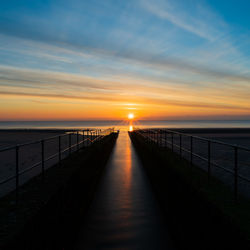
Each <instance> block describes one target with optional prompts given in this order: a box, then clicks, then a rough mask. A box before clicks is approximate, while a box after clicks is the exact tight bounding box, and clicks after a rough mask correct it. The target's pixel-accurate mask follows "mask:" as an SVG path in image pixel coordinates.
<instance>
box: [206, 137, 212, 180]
mask: <svg viewBox="0 0 250 250" xmlns="http://www.w3.org/2000/svg"><path fill="white" fill-rule="evenodd" d="M207 147H208V152H207V175H208V183H210V176H211V142H210V141H208V144H207Z"/></svg>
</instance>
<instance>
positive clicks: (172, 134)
mask: <svg viewBox="0 0 250 250" xmlns="http://www.w3.org/2000/svg"><path fill="white" fill-rule="evenodd" d="M171 136H172V138H171V140H172V152H174V133H173V132H171Z"/></svg>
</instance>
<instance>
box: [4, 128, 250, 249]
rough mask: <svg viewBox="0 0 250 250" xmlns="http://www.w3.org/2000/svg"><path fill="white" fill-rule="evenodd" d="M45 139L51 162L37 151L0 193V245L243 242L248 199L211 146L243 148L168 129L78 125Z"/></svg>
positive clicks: (249, 229) (243, 245)
mask: <svg viewBox="0 0 250 250" xmlns="http://www.w3.org/2000/svg"><path fill="white" fill-rule="evenodd" d="M199 132H200V131H199ZM203 132H204V131H203ZM206 132H208V130H206ZM243 132H244V131H242V133H243ZM64 137H65V138H66V139H68V140H67V141H66V140H65V141H64V144H63V143H62V138H64ZM50 140H55V142H54V144H53V145H59V147H57V151H56V152H53V151H51V154H52V156H53V157H54V158H55V161H56V164H54V165H51V166H50V165H47V167H46V168H45V167H44V166H45V163H46V162H47V161H49V160H50V158H51V157H52V156H49V155H46V154H44V152H45V150H42V151H41V153H42V154H41V156H44V157H41V159H42V161H39V162H37V163H34V165H33V166H28V168H27V170H25V169H24V170H22V171H28V170H30V169H33V168H35V169H36V168H37V171H38V172H37V174H36V173H34V177H32V178H30V179H26V182H24V183H21V184H19V182H18V183H17V182H15V184H16V185H17V184H18V186H16V187H17V188H18V190H16V189H15V190H13V191H12V192H11V193H9V194H7V195H6V196H5V197H3V198H2V199H1V200H0V202H1V205H2V206H1V209H0V213H1V215H2V216H1V223H0V226H1V227H2V228H5V234H2V235H1V238H0V244H1V247H2V248H3V249H6V250H8V249H11V250H14V249H36V250H48V249H53V250H54V249H64V250H65V249H70V250H71V249H74V250H81V249H125V250H126V249H132V250H133V249H159V250H161V249H163V250H164V249H169V250H174V249H176V250H177V249H193V250H200V249H203V250H210V249H213V250H214V249H218V250H221V249H230V247H234V248H235V249H249V247H250V246H249V244H248V235H250V234H249V233H250V226H249V225H248V221H249V219H250V216H249V212H248V211H249V210H250V202H249V200H248V199H247V198H245V197H243V196H241V193H240V192H238V186H236V188H237V189H236V190H235V185H233V187H234V188H232V189H230V187H228V185H226V184H227V183H224V182H223V181H222V180H221V179H220V178H218V173H217V172H215V170H214V168H215V167H218V166H219V167H223V165H221V164H220V165H218V163H217V162H215V160H216V157H215V155H214V152H215V151H213V150H214V147H215V146H214V145H217V144H219V145H222V146H225V147H229V148H231V147H232V148H233V150H235V148H237V149H236V151H237V152H240V150H245V151H247V150H248V149H247V148H244V147H240V146H238V147H237V146H236V145H231V144H227V143H225V142H218V141H215V140H213V139H204V138H202V137H199V136H195V135H189V134H188V133H187V132H186V131H184V132H183V131H174V130H167V129H136V130H132V131H130V132H127V131H121V132H119V131H116V130H114V129H108V130H104V131H101V130H99V129H98V130H92V131H90V130H84V131H83V130H81V131H74V132H67V134H66V135H60V136H55V137H53V138H48V139H43V140H42V141H37V142H32V143H31V144H32V145H33V144H38V147H39V146H42V149H44V148H45V147H44V145H45V146H46V145H49V144H48V142H49V141H50ZM197 141H201V143H202V142H205V143H206V145H209V147H201V146H200V145H201V144H198V146H197ZM46 143H47V144H46ZM28 145H30V144H28ZM60 145H65V146H64V147H61V146H60ZM25 146H27V145H26V144H25V145H18V149H19V148H22V147H25ZM16 148H17V147H15V149H16ZM58 149H59V151H58ZM197 149H199V151H198V152H197ZM8 150H9V149H3V152H6V151H8ZM10 150H12V148H11V149H10ZM34 150H35V148H34ZM67 152H68V154H67ZM204 152H206V153H207V158H205V156H204V154H205V153H204ZM216 152H217V153H218V152H220V151H216ZM222 152H223V154H224V155H225V154H226V152H225V151H222ZM247 152H248V151H247ZM200 154H201V155H200ZM229 155H230V152H229ZM17 156H18V158H16V159H18V160H20V159H21V157H22V155H19V154H17ZM239 156H242V155H239ZM197 158H198V160H197ZM236 159H237V161H238V160H240V158H239V157H238V155H237V158H236ZM200 160H203V161H205V163H206V164H205V165H200ZM237 161H233V163H234V164H235V163H236V164H237ZM16 162H17V163H19V162H18V161H16ZM240 162H242V160H241V161H240ZM221 163H224V162H222V161H221ZM17 166H19V164H18V165H17ZM236 166H241V165H240V164H239V165H238V164H237V165H236ZM39 170H40V172H39ZM229 170H230V169H229ZM21 173H22V172H21ZM236 174H237V173H236ZM21 176H22V175H21V174H20V173H19V172H17V174H16V175H15V176H13V177H12V179H14V180H17V179H18V180H19V178H20V177H21ZM233 177H234V178H233V180H234V181H237V179H236V178H235V177H237V178H240V177H241V176H238V175H235V172H233ZM233 184H235V182H234V183H233ZM236 184H237V185H238V182H236ZM236 191H237V193H236ZM11 216H12V217H11ZM13 216H15V217H14V218H15V220H13Z"/></svg>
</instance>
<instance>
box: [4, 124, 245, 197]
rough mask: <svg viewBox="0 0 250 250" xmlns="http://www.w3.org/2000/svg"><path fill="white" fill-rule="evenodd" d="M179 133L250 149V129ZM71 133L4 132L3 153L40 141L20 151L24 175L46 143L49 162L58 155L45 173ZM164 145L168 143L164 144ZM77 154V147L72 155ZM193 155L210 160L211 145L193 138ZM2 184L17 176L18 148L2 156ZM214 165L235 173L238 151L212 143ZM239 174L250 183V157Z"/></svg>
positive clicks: (241, 159) (227, 176)
mask: <svg viewBox="0 0 250 250" xmlns="http://www.w3.org/2000/svg"><path fill="white" fill-rule="evenodd" d="M119 129H122V130H125V129H127V126H124V127H119ZM174 130H175V131H178V132H182V133H184V134H190V135H193V136H197V137H201V138H208V139H212V140H216V141H221V142H225V143H228V144H233V145H234V144H237V145H239V146H244V147H247V148H250V129H246V128H245V129H243V128H239V129H235V128H224V129H222V128H209V129H208V128H207V129H204V128H192V129H189V128H184V129H174ZM68 131H69V130H63V129H14V130H13V129H9V130H0V150H1V149H3V148H6V147H13V146H16V145H17V144H24V143H30V142H34V141H37V142H36V143H33V144H31V145H25V146H22V147H20V149H19V161H18V162H19V171H23V170H25V169H27V168H29V167H31V166H33V165H34V164H36V163H38V162H40V161H41V159H42V145H41V140H42V139H46V138H51V139H49V140H46V141H45V143H44V154H45V159H46V158H49V157H50V156H52V155H55V156H54V157H53V158H52V159H50V160H48V161H46V162H45V169H47V168H49V167H51V166H53V165H54V164H56V163H58V160H59V156H58V151H59V140H58V136H59V135H62V137H61V150H65V149H66V148H67V147H68V146H69V136H68V135H67V132H68ZM76 137H77V136H76V135H72V136H71V144H72V145H73V144H75V143H76V142H77V138H76ZM81 139H82V135H80V136H79V140H81ZM166 139H167V142H168V146H169V147H171V137H170V134H168V136H167V138H166ZM162 143H164V141H162ZM174 144H177V145H178V144H179V137H178V136H177V135H176V136H174ZM182 147H183V148H186V149H188V150H190V138H189V137H186V136H183V137H182ZM74 150H76V147H74V148H73V149H72V151H74ZM174 151H175V152H177V153H179V148H177V147H174ZM193 152H194V153H195V154H198V155H200V156H202V157H204V158H206V159H207V157H208V144H207V142H206V141H203V140H200V139H196V138H195V137H194V138H193ZM68 155H69V151H68V150H67V151H65V152H63V153H62V154H61V157H62V159H63V158H65V157H67V156H68ZM182 156H183V157H184V158H186V159H187V160H190V154H189V153H188V152H185V151H184V150H183V151H182ZM0 159H1V164H0V181H3V180H5V179H7V178H9V177H11V176H14V175H15V171H16V151H15V148H13V149H10V150H7V151H4V152H0ZM211 162H212V163H215V164H218V165H221V166H223V167H225V168H226V169H229V170H230V171H233V169H234V148H233V147H232V146H225V145H220V144H216V143H211ZM193 163H194V164H195V165H197V166H199V167H201V168H203V169H204V170H206V171H207V169H208V164H207V162H205V161H203V160H201V159H199V158H197V157H193ZM238 167H239V168H238V173H239V174H240V175H242V176H245V177H247V178H249V179H250V153H249V152H244V151H241V150H239V152H238ZM41 171H42V165H41V164H39V165H38V166H37V167H35V168H34V169H32V170H31V171H28V172H26V173H24V174H22V175H21V176H20V185H21V184H23V183H25V182H26V181H27V180H29V179H30V178H32V177H34V176H36V175H38V174H40V173H41ZM211 173H212V174H213V175H215V176H216V177H218V178H220V179H221V180H222V181H223V182H225V183H227V184H228V185H229V186H230V187H233V183H234V177H233V175H232V174H231V173H229V172H226V171H224V170H222V169H219V168H218V167H216V166H213V165H211ZM239 184H240V188H239V190H240V191H241V192H244V193H247V194H248V193H250V187H249V186H250V185H249V184H248V183H247V182H245V181H243V180H240V181H239ZM14 188H15V179H13V180H12V181H9V182H7V183H6V184H3V185H1V188H0V196H3V195H4V194H6V193H8V192H9V191H11V190H13V189H14Z"/></svg>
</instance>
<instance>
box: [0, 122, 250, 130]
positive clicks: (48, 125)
mask: <svg viewBox="0 0 250 250" xmlns="http://www.w3.org/2000/svg"><path fill="white" fill-rule="evenodd" d="M131 126H132V127H133V128H135V127H137V128H138V127H139V128H250V120H225V121H218V120H189V121H187V120H171V121H146V120H143V121H142V120H136V121H133V122H131V121H130V122H129V121H0V129H82V128H109V127H115V128H116V129H120V130H128V129H129V128H131Z"/></svg>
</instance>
